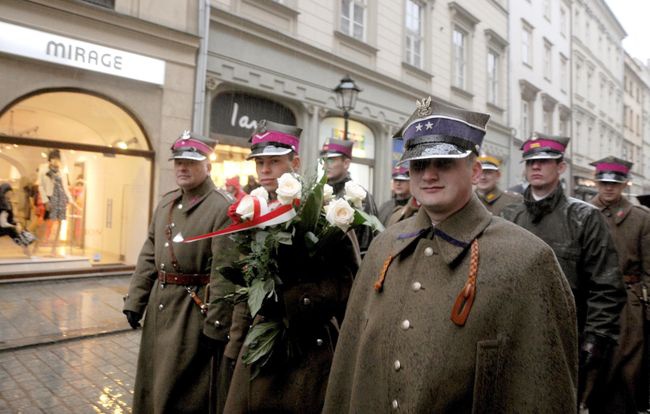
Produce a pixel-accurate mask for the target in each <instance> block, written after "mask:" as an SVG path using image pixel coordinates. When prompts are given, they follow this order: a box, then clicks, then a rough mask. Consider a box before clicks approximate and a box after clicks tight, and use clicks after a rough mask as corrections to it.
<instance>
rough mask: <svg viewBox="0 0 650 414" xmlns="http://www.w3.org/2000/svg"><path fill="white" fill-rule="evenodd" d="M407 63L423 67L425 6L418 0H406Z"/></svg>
mask: <svg viewBox="0 0 650 414" xmlns="http://www.w3.org/2000/svg"><path fill="white" fill-rule="evenodd" d="M405 15H406V21H405V26H406V63H408V64H409V65H413V66H415V67H417V68H422V66H423V59H422V50H423V47H424V33H423V20H424V6H423V5H422V4H421V3H420V2H419V1H416V0H406V12H405Z"/></svg>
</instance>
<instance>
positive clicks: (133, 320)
mask: <svg viewBox="0 0 650 414" xmlns="http://www.w3.org/2000/svg"><path fill="white" fill-rule="evenodd" d="M122 312H123V313H124V314H125V315H126V320H127V321H128V322H129V325H131V328H133V329H138V328H139V327H140V319H142V315H140V314H139V313H137V312H133V311H130V310H124V311H122Z"/></svg>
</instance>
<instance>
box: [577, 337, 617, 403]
mask: <svg viewBox="0 0 650 414" xmlns="http://www.w3.org/2000/svg"><path fill="white" fill-rule="evenodd" d="M613 345H614V344H613V341H612V340H610V339H609V338H606V337H604V336H600V335H594V334H592V333H587V334H585V337H584V339H583V340H582V344H581V345H580V355H579V357H580V367H579V372H578V398H579V400H580V401H579V402H580V404H582V405H584V406H586V407H588V406H589V403H590V401H591V398H590V397H591V393H592V391H593V389H594V386H595V384H596V383H597V382H599V378H600V377H601V376H602V375H603V374H604V372H601V371H604V370H605V369H607V364H606V363H605V362H606V361H607V358H609V354H610V352H611V350H612V347H613Z"/></svg>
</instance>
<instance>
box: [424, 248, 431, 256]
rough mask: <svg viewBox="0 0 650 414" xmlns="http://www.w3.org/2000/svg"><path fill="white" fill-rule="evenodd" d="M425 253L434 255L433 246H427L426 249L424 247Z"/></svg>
mask: <svg viewBox="0 0 650 414" xmlns="http://www.w3.org/2000/svg"><path fill="white" fill-rule="evenodd" d="M424 255H425V256H433V249H432V248H431V247H427V248H426V249H424Z"/></svg>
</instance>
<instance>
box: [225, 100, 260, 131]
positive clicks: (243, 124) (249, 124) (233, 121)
mask: <svg viewBox="0 0 650 414" xmlns="http://www.w3.org/2000/svg"><path fill="white" fill-rule="evenodd" d="M238 113H239V105H238V104H237V102H235V103H234V104H233V107H232V117H231V118H230V125H231V126H234V127H236V126H239V127H240V128H246V129H255V128H257V121H256V120H254V119H250V118H249V117H248V115H242V116H241V117H240V118H239V119H237V115H238Z"/></svg>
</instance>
